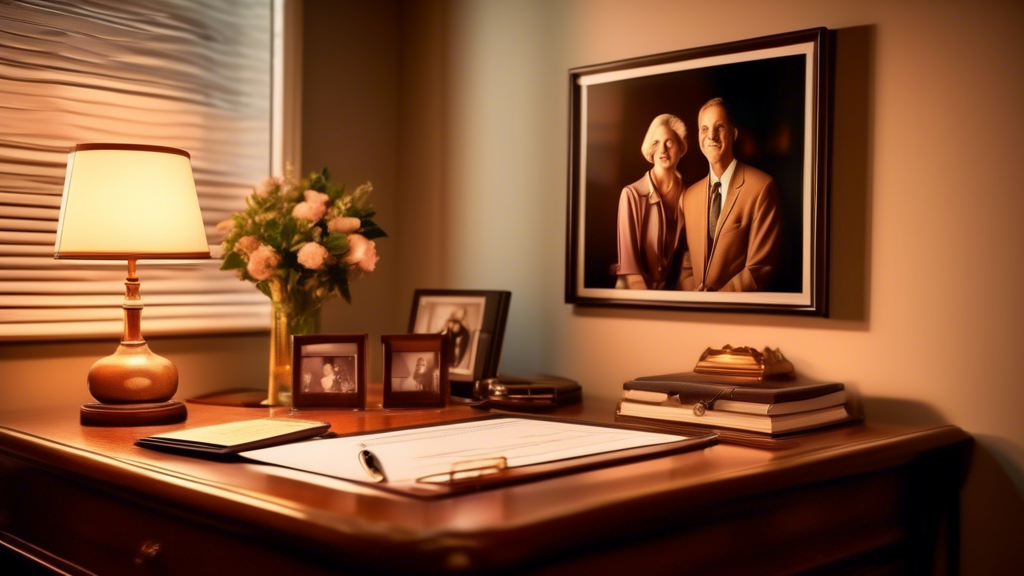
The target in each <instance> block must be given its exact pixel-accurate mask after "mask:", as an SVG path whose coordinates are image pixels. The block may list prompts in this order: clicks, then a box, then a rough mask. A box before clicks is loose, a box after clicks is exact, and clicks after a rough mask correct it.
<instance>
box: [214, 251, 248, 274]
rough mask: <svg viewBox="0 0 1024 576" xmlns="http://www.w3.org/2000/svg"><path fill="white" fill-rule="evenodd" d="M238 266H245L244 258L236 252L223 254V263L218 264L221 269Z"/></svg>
mask: <svg viewBox="0 0 1024 576" xmlns="http://www.w3.org/2000/svg"><path fill="white" fill-rule="evenodd" d="M239 268H245V260H243V259H242V255H241V254H239V253H238V252H229V253H228V254H227V255H226V256H224V263H223V264H221V265H220V269H221V270H237V269H239Z"/></svg>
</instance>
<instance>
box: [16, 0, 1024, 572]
mask: <svg viewBox="0 0 1024 576" xmlns="http://www.w3.org/2000/svg"><path fill="white" fill-rule="evenodd" d="M305 22H306V28H307V30H306V38H305V42H304V52H305V55H306V61H305V64H304V67H303V76H304V83H305V92H304V98H303V107H304V119H305V120H304V122H303V162H304V168H305V169H306V170H312V169H319V168H321V167H323V166H327V167H329V168H330V169H331V171H332V173H333V175H334V176H335V179H336V180H338V181H344V182H347V183H349V184H352V185H354V184H357V183H359V182H361V181H364V180H372V181H373V182H374V184H375V186H376V188H377V193H376V204H377V206H378V208H379V210H380V213H381V218H380V221H381V224H382V225H383V226H384V227H385V229H387V230H389V231H390V232H391V233H392V236H393V237H392V238H391V239H386V240H382V241H380V242H378V246H379V249H380V252H381V255H382V259H381V263H380V266H379V268H378V271H377V272H376V273H374V274H372V275H370V276H368V277H367V278H365V279H363V280H361V281H360V282H359V283H357V284H356V285H354V287H353V294H354V298H355V306H351V307H350V306H348V305H346V304H343V303H338V302H335V303H332V304H331V305H329V307H328V309H327V313H326V314H325V318H324V328H325V330H327V331H338V332H342V331H346V332H348V331H366V332H370V333H371V334H372V335H373V336H372V339H371V350H375V349H376V348H375V347H376V346H377V342H379V341H378V340H377V337H376V335H377V334H380V333H383V332H390V331H402V330H404V327H405V322H406V320H407V315H408V313H409V306H410V300H411V294H412V290H413V289H414V288H416V287H447V288H495V289H497V288H501V289H509V290H512V292H513V299H512V313H511V318H510V320H509V327H508V332H507V335H506V339H505V351H504V355H503V362H502V368H503V370H504V371H506V372H520V373H523V372H551V373H558V374H563V375H565V376H570V377H573V378H576V379H578V380H579V381H580V382H581V383H582V384H583V386H584V387H585V389H586V390H587V394H588V395H589V396H600V397H604V398H614V397H615V396H616V395H617V394H618V392H619V390H620V387H621V384H622V382H623V381H624V380H626V379H628V378H631V377H634V376H638V375H642V374H652V373H658V372H666V371H673V370H682V369H688V368H690V367H691V366H692V365H693V363H694V362H695V360H696V358H697V357H698V355H699V354H700V352H701V351H702V350H703V349H704V348H705V347H707V346H709V345H714V346H719V345H722V344H725V343H731V344H734V345H735V344H747V345H752V346H757V347H762V346H773V347H774V346H778V347H781V348H782V350H783V352H785V353H786V355H787V356H788V357H789V358H790V359H791V360H793V361H794V363H795V364H796V365H797V367H798V369H799V370H800V371H801V372H803V373H805V374H807V375H809V376H812V377H818V378H828V379H835V380H839V381H843V382H846V383H847V384H848V385H849V386H850V387H851V388H852V389H853V390H855V391H856V392H857V393H858V394H859V395H860V396H861V397H862V398H863V408H864V410H865V412H866V413H867V415H868V416H869V417H870V418H873V419H879V420H887V421H896V422H950V423H953V424H956V425H959V426H961V427H963V428H964V429H965V430H967V431H968V432H970V433H972V434H973V435H975V437H976V438H977V439H978V444H979V446H978V451H977V455H976V458H975V462H974V464H973V467H972V471H971V476H970V479H969V483H968V486H967V489H966V491H965V495H964V534H965V535H964V568H965V572H967V573H978V572H981V571H982V570H981V569H982V568H984V567H991V566H992V565H994V564H1002V568H1004V569H1005V568H1007V563H1009V562H1016V567H1017V570H1016V572H1018V573H1019V572H1024V567H1022V566H1021V558H1020V556H1019V555H1017V557H1016V558H1011V557H1012V556H1014V554H1013V552H1014V551H1015V546H1014V545H1019V543H1020V542H1022V541H1024V499H1022V492H1024V472H1022V470H1024V401H1022V400H1024V386H1022V385H1021V383H1020V382H1019V380H1020V378H1019V377H1018V372H1019V371H1018V370H1016V369H1015V362H1016V361H1017V356H1018V354H1016V353H1015V352H1016V351H1017V350H1018V349H1020V348H1021V346H1022V344H1024V337H1022V331H1021V326H1024V307H1022V306H1021V305H1020V303H1019V301H1018V292H1019V291H1020V288H1019V286H1021V283H1022V282H1021V281H1022V278H1021V276H1022V272H1021V266H1020V264H1021V256H1019V255H1018V249H1017V246H1018V245H1020V244H1021V241H1022V240H1024V238H1022V236H1024V233H1022V232H1021V229H1020V227H1019V225H1018V221H1020V220H1022V219H1024V194H1021V193H1020V186H1019V185H1018V184H1016V183H1015V182H1016V181H1015V179H1014V178H1013V174H1012V172H1013V170H1014V167H1015V164H1016V163H1017V161H1018V159H1019V158H1020V157H1021V156H1024V145H1022V139H1021V136H1020V135H1021V134H1022V133H1024V118H1022V115H1024V107H1022V106H1021V104H1020V103H1021V102H1022V101H1024V85H1022V82H1024V81H1022V79H1021V65H1022V58H1021V54H1022V48H1024V40H1022V36H1021V34H1020V33H1019V31H1020V30H1021V29H1022V25H1024V8H1022V7H1021V5H1020V3H1018V2H999V3H974V4H967V3H963V6H961V5H960V4H959V3H953V2H944V3H939V2H932V3H921V2H917V3H914V2H896V3H894V2H882V1H867V2H859V3H840V2H797V1H779V2H771V3H764V2H746V1H730V2H718V3H707V2H691V1H653V0H630V1H597V0H592V1H580V2H554V1H540V0H538V1H530V2H520V1H516V2H512V1H507V2H506V1H476V2H463V1H460V2H414V1H409V2H378V3H374V4H372V5H368V4H366V3H363V2H356V1H346V2H324V1H312V0H307V2H306V7H305ZM816 26H826V27H829V28H832V29H836V30H838V46H837V81H836V115H835V137H834V140H833V143H834V161H833V168H834V177H833V188H832V200H833V210H832V232H833V250H832V258H833V274H832V294H831V299H832V300H831V301H832V308H833V311H834V313H833V317H832V318H829V319H808V318H799V317H790V316H766V315H750V314H743V315H741V314H710V313H695V312H666V311H636V310H615V309H603V308H574V307H572V306H569V305H566V304H565V303H564V302H563V290H564V289H563V286H564V263H565V256H564V254H565V210H566V202H565V197H566V158H567V126H568V119H567V107H568V82H567V71H568V69H569V68H572V67H575V66H583V65H588V64H596V63H601V62H608V61H612V60H618V59H623V58H630V57H636V56H643V55H648V54H653V53H658V52H665V51H671V50H677V49H684V48H689V47H694V46H703V45H708V44H713V43H717V42H725V41H731V40H739V39H743V38H751V37H756V36H761V35H767V34H774V33H779V32H785V31H791V30H799V29H804V28H810V27H816ZM976 183H980V184H981V187H986V186H987V188H986V190H987V191H988V192H990V193H991V194H992V196H991V197H990V198H989V199H987V200H985V203H984V204H981V205H980V206H979V207H975V205H973V204H972V203H969V202H968V200H967V199H964V200H960V199H959V196H960V195H961V194H962V195H965V196H966V195H967V194H968V193H969V191H971V190H972V189H974V188H976V187H979V186H978V184H976ZM399 200H400V201H399ZM115 338H116V337H115ZM151 345H152V346H153V348H154V350H156V351H157V352H158V353H162V354H164V355H166V356H169V357H171V358H172V359H173V360H174V361H175V362H176V363H177V365H178V367H179V370H180V371H181V374H182V385H181V390H182V392H181V393H180V394H179V396H188V395H192V394H194V393H197V392H198V391H200V390H199V389H200V388H202V389H203V390H202V391H205V390H212V389H218V388H228V387H234V386H246V385H253V383H254V382H264V381H265V363H266V355H267V344H266V338H265V335H250V336H226V337H223V338H216V337H205V338H197V339H185V338H161V339H153V340H151ZM112 349H113V344H112V343H110V342H102V343H100V342H96V343H54V344H4V345H2V346H0V405H2V406H3V407H4V408H12V407H13V408H17V407H29V406H42V405H52V404H54V403H65V402H83V401H86V400H87V399H88V396H87V395H86V394H85V390H84V382H83V380H84V374H85V371H86V370H87V369H88V366H89V364H90V363H91V362H92V361H93V360H94V359H95V358H96V357H98V356H100V355H103V354H107V353H109V351H111V350H112ZM375 371H376V372H375V374H376V375H377V377H378V378H379V368H377V367H375ZM1011 571H1013V570H1011Z"/></svg>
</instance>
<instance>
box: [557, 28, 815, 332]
mask: <svg viewBox="0 0 1024 576" xmlns="http://www.w3.org/2000/svg"><path fill="white" fill-rule="evenodd" d="M831 39H832V36H831V34H830V33H829V31H828V30H826V29H824V28H819V29H813V30H806V31H801V32H792V33H787V34H780V35H776V36H769V37H764V38H757V39H753V40H745V41H740V42H732V43H729V44H720V45H715V46H708V47H703V48H694V49H689V50H683V51H679V52H671V53H665V54H658V55H654V56H648V57H643V58H636V59H632V60H624V61H619V62H612V63H607V64H600V65H595V66H587V67H582V68H575V69H572V70H570V71H569V80H570V106H571V109H570V151H569V154H570V167H569V194H568V196H569V199H568V200H569V207H568V242H567V250H568V254H567V259H566V262H567V267H566V301H567V302H570V303H574V304H580V305H615V306H645V307H662V308H682V309H691V310H718V311H734V312H736V311H749V312H780V313H792V314H807V315H819V316H826V315H827V314H828V301H827V294H828V287H827V280H828V249H829V246H828V237H829V233H828V225H829V221H828V200H829V166H830V144H829V138H830V123H831V108H832V97H831V84H832V72H831V62H832V59H833V58H832V48H831V41H832V40H831Z"/></svg>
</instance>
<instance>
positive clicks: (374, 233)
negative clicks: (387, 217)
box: [359, 226, 388, 240]
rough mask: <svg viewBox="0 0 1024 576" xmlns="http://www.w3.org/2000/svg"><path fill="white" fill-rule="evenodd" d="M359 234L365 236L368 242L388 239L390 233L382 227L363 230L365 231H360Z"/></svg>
mask: <svg viewBox="0 0 1024 576" xmlns="http://www.w3.org/2000/svg"><path fill="white" fill-rule="evenodd" d="M359 233H360V234H362V235H363V236H365V237H366V239H367V240H373V239H374V238H387V237H388V233H387V232H385V231H384V230H383V229H382V228H381V227H380V226H371V227H369V228H363V230H362V231H360V232H359Z"/></svg>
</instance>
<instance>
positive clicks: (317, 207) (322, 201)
mask: <svg viewBox="0 0 1024 576" xmlns="http://www.w3.org/2000/svg"><path fill="white" fill-rule="evenodd" d="M304 195H305V197H306V201H305V202H299V203H298V204H296V205H295V208H292V216H294V217H296V218H298V219H300V220H309V221H311V222H316V221H317V220H319V219H321V218H323V216H324V212H327V200H328V197H327V194H323V193H320V192H317V191H316V190H306V192H305V193H304Z"/></svg>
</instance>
